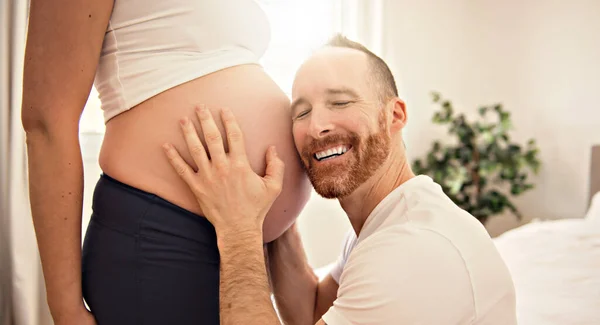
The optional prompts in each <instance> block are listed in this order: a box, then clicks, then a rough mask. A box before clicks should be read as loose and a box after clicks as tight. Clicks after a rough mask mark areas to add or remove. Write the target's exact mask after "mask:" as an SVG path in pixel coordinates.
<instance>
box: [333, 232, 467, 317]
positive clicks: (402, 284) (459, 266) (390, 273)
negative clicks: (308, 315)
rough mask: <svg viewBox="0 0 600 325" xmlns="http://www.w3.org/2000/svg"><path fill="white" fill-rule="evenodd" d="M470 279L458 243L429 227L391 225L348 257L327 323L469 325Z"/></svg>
mask: <svg viewBox="0 0 600 325" xmlns="http://www.w3.org/2000/svg"><path fill="white" fill-rule="evenodd" d="M473 301H474V299H473V291H472V287H471V281H470V277H469V274H468V272H467V269H466V266H465V263H464V260H463V259H462V257H461V255H460V254H459V253H458V251H457V249H456V248H455V247H454V245H453V244H452V243H451V242H450V241H448V240H447V239H446V238H444V237H442V236H441V235H439V234H437V233H434V232H431V231H429V230H420V229H412V230H411V229H406V228H404V229H402V228H401V229H393V228H391V229H388V230H386V231H384V232H381V233H377V234H373V235H372V236H370V237H369V238H367V239H366V240H364V241H363V242H361V243H359V244H358V245H357V246H356V247H355V248H354V250H353V251H352V254H351V255H350V256H349V257H348V259H347V262H346V265H345V267H344V269H343V273H342V275H341V278H340V288H339V290H338V298H337V300H336V301H335V302H334V304H333V306H332V307H331V308H330V309H329V310H328V311H327V313H326V314H325V315H323V320H324V321H325V322H326V323H327V324H328V325H345V324H369V325H390V324H398V325H412V324H448V325H451V324H468V323H470V321H471V320H472V319H473V318H474V303H473Z"/></svg>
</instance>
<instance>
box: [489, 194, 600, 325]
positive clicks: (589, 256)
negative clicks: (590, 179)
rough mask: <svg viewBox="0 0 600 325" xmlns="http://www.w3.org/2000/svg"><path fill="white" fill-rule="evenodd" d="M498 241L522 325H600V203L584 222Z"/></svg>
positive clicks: (528, 229) (549, 225) (554, 224)
mask: <svg viewBox="0 0 600 325" xmlns="http://www.w3.org/2000/svg"><path fill="white" fill-rule="evenodd" d="M594 201H595V202H594V203H600V193H599V195H596V197H595V200H594ZM595 208H597V209H598V211H596V210H594V209H595ZM596 213H597V214H596ZM494 241H495V243H496V245H497V247H498V249H499V251H500V253H501V254H502V256H503V257H504V259H505V261H506V263H507V265H508V267H509V269H510V271H511V273H512V275H513V279H514V282H515V289H516V293H517V312H518V319H519V324H520V325H545V324H548V325H600V204H595V207H592V209H590V212H588V214H587V216H586V218H584V219H563V220H555V221H538V222H532V223H530V224H527V225H525V226H522V227H520V228H517V229H514V230H511V231H509V232H507V233H505V234H503V235H501V236H499V237H497V238H496V239H494Z"/></svg>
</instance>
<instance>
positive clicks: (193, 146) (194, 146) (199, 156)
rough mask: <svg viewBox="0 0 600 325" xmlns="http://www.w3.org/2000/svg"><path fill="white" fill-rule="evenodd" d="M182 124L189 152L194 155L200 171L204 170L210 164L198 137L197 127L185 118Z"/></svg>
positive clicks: (193, 157)
mask: <svg viewBox="0 0 600 325" xmlns="http://www.w3.org/2000/svg"><path fill="white" fill-rule="evenodd" d="M180 124H181V130H182V131H183V137H184V139H185V142H186V144H187V147H188V150H189V152H190V154H191V155H192V159H194V162H195V163H196V165H197V166H198V169H199V170H202V169H204V168H205V167H206V165H207V163H208V157H207V156H206V150H204V145H202V142H201V141H200V138H199V137H198V132H197V131H196V127H195V126H194V124H193V123H192V122H191V121H190V120H189V119H188V118H183V119H182V120H181V121H180Z"/></svg>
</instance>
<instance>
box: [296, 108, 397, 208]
mask: <svg viewBox="0 0 600 325" xmlns="http://www.w3.org/2000/svg"><path fill="white" fill-rule="evenodd" d="M386 126H387V125H386V123H385V115H384V114H383V112H382V114H381V116H380V118H379V130H380V131H379V132H377V133H374V134H371V135H369V136H368V137H367V138H366V139H361V138H360V136H359V135H358V134H356V133H350V134H348V135H332V136H329V137H326V138H324V139H322V140H315V141H312V142H311V143H309V144H308V145H307V146H306V147H305V148H304V149H303V150H302V154H301V156H302V162H303V163H304V167H305V168H306V170H307V173H308V177H309V178H310V181H311V183H312V185H313V187H314V188H315V191H316V192H317V193H318V194H319V195H321V196H322V197H324V198H328V199H333V198H343V197H345V196H348V195H350V194H351V193H352V192H354V191H355V190H356V189H357V188H358V187H359V186H360V185H362V184H363V183H364V182H366V181H367V180H368V179H369V178H371V176H373V174H374V173H375V172H376V171H377V170H378V169H379V167H381V165H382V164H383V163H384V162H385V160H386V159H387V156H388V155H389V152H390V142H391V138H390V136H389V134H388V131H387V127H386ZM335 144H340V145H341V144H345V145H348V144H349V145H351V146H352V147H351V149H350V150H349V151H348V152H346V153H345V154H344V155H343V156H342V157H344V158H345V159H343V160H341V161H340V162H339V163H337V162H335V161H332V162H329V163H327V164H326V165H321V164H319V163H318V162H317V161H316V160H315V157H314V156H313V155H314V152H315V151H316V150H319V149H321V148H325V147H328V146H332V145H335ZM346 155H347V156H346ZM338 159H339V158H338Z"/></svg>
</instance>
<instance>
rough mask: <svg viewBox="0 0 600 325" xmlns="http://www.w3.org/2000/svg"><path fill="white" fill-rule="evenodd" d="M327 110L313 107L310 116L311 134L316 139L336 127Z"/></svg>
mask: <svg viewBox="0 0 600 325" xmlns="http://www.w3.org/2000/svg"><path fill="white" fill-rule="evenodd" d="M329 115H330V114H329V112H328V111H327V110H320V109H313V110H312V112H311V116H310V126H309V129H308V133H309V135H310V136H311V137H312V138H314V139H320V138H323V137H326V136H327V135H328V134H329V133H330V132H331V131H333V129H334V125H333V123H332V121H331V116H329Z"/></svg>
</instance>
